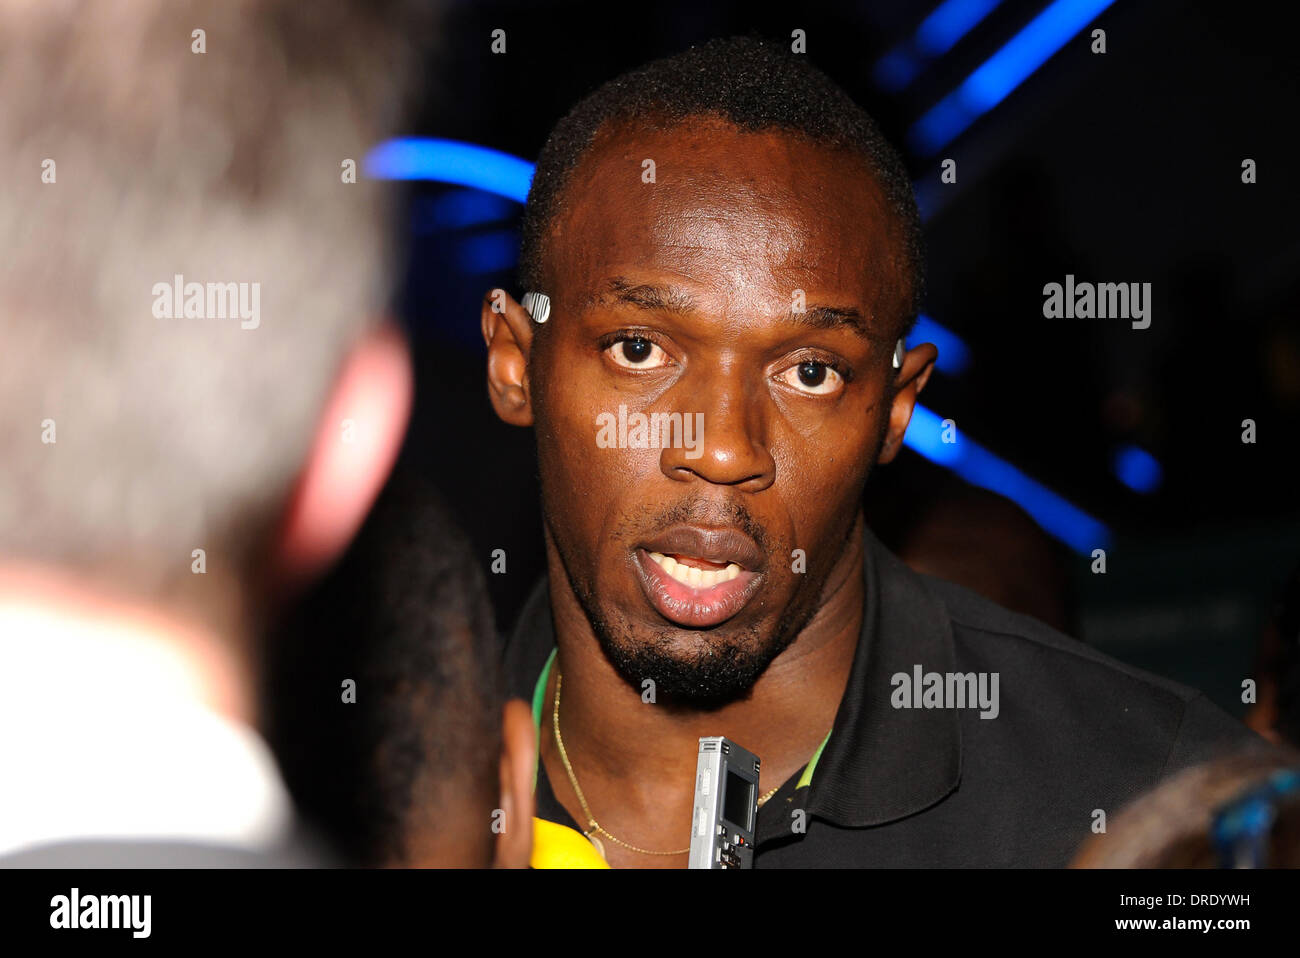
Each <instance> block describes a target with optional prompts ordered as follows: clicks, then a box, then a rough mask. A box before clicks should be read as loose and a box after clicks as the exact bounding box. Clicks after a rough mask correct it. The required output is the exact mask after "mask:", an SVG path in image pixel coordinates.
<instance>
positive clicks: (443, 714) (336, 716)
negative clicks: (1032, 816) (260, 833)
mask: <svg viewBox="0 0 1300 958" xmlns="http://www.w3.org/2000/svg"><path fill="white" fill-rule="evenodd" d="M268 654H269V656H270V659H271V660H270V662H269V663H268V664H269V668H268V679H267V685H266V688H267V702H266V709H267V734H268V738H269V740H270V741H271V743H272V747H273V748H274V749H275V751H276V753H277V756H278V757H279V759H280V763H281V766H282V769H283V772H284V776H285V780H286V782H287V783H288V786H289V790H290V792H291V793H292V795H293V797H294V800H295V802H296V803H297V804H298V807H299V810H300V811H301V812H302V814H303V815H304V817H305V818H307V820H308V821H310V822H311V823H312V824H314V825H315V826H316V827H317V828H319V829H320V830H322V831H323V832H324V833H325V834H326V836H327V837H328V838H330V839H332V840H333V842H334V843H335V845H336V847H337V848H338V850H339V851H340V852H341V853H342V854H343V855H345V856H346V857H347V858H349V859H351V860H352V861H353V862H355V863H357V864H362V865H399V864H405V863H408V854H407V853H408V850H409V847H410V846H409V844H408V842H409V840H410V838H411V837H412V836H413V835H415V834H417V833H428V832H429V830H430V829H433V830H439V829H447V828H450V829H452V830H453V831H459V826H460V821H461V819H460V816H461V815H463V814H464V810H465V809H467V808H470V807H472V806H473V804H474V803H477V805H478V806H479V807H481V808H482V809H483V821H484V822H486V821H487V820H488V813H487V810H488V809H491V808H492V807H493V805H494V804H495V803H496V801H497V794H498V789H499V780H498V763H499V757H500V753H501V707H502V703H503V701H504V699H503V694H504V692H503V686H502V678H501V673H500V664H499V663H500V648H499V643H498V640H497V636H496V632H495V628H494V625H493V620H492V613H491V609H490V607H489V605H488V601H487V594H486V588H485V584H484V577H483V572H482V570H481V568H480V566H479V563H478V562H477V561H475V559H474V556H473V555H472V554H471V552H470V550H469V547H468V544H467V542H466V540H465V539H464V537H463V536H462V534H461V533H460V531H459V530H458V529H456V528H455V526H454V525H453V523H452V521H451V519H450V516H449V513H448V511H447V509H446V508H445V507H444V506H443V504H442V502H441V500H440V498H439V497H438V495H437V493H436V492H435V491H434V490H433V489H432V488H431V487H428V486H426V485H425V484H424V483H423V482H421V481H417V480H416V479H414V478H413V477H411V476H409V475H397V476H395V477H394V478H393V479H392V480H391V481H390V482H389V484H388V487H387V488H386V489H385V490H384V492H383V494H382V495H381V496H380V498H379V500H378V502H377V503H376V505H375V508H374V510H373V511H372V512H371V514H370V517H369V518H368V519H367V521H366V523H365V525H364V527H363V528H362V530H361V532H360V534H359V535H358V537H357V539H356V541H355V542H354V543H353V545H352V547H351V548H350V549H349V550H348V552H347V553H346V555H345V556H344V558H343V559H342V561H341V562H340V563H339V564H338V566H337V567H336V568H335V569H334V570H333V571H332V572H330V573H329V575H328V576H326V577H325V579H324V580H323V581H322V582H321V583H320V584H319V585H318V587H317V588H316V589H315V590H314V591H313V592H312V593H311V594H310V595H309V596H308V597H307V598H306V599H305V600H304V601H303V602H302V603H300V605H299V606H298V608H296V609H295V610H294V612H293V613H292V614H291V615H290V616H288V618H287V620H286V621H284V622H283V624H282V628H281V629H280V630H279V634H277V635H274V636H272V638H271V640H270V641H269V642H268ZM348 679H351V680H354V681H355V682H356V696H355V703H354V704H347V703H345V702H344V701H343V683H344V682H345V680H348ZM482 831H483V836H484V842H485V844H489V843H490V840H491V838H490V835H491V833H490V830H489V829H488V828H487V827H486V825H485V827H484V828H483V829H482Z"/></svg>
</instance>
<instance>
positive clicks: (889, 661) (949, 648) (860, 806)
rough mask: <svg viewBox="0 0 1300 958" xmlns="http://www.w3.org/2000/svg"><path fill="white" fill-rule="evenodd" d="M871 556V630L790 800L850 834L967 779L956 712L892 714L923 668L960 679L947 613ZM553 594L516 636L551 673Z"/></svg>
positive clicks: (866, 610)
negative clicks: (897, 696)
mask: <svg viewBox="0 0 1300 958" xmlns="http://www.w3.org/2000/svg"><path fill="white" fill-rule="evenodd" d="M862 551H863V561H862V575H863V584H864V594H865V599H864V604H863V614H862V630H861V633H860V635H859V639H858V647H857V651H856V652H855V653H854V657H853V665H852V667H851V670H850V675H849V682H848V684H847V686H846V687H845V691H844V697H843V699H842V700H841V701H840V707H839V711H838V712H837V713H836V716H835V722H834V725H833V726H832V729H831V734H830V736H829V738H828V739H827V740H826V741H825V742H824V743H823V747H822V748H821V750H820V752H819V755H818V759H817V763H816V766H815V768H814V769H813V774H812V776H811V779H810V780H808V777H807V776H806V774H801V776H799V780H798V782H797V784H796V786H795V789H794V793H793V795H791V796H790V798H791V802H792V804H791V805H790V807H791V808H794V807H798V808H803V809H804V810H805V811H806V812H807V813H808V814H809V815H811V816H814V817H818V818H822V819H824V820H826V821H829V822H831V823H832V824H835V825H840V826H844V827H866V826H871V825H881V824H884V823H886V822H891V821H895V820H897V819H900V818H904V817H906V816H908V815H912V814H915V813H916V812H920V811H923V810H924V809H926V808H929V807H930V806H932V805H935V804H937V803H938V802H940V801H942V800H943V799H944V798H945V797H947V796H948V795H949V794H950V793H951V792H952V791H953V790H954V789H955V788H956V787H957V784H958V782H959V780H960V778H961V726H960V718H959V716H958V714H957V712H956V710H955V709H930V708H901V709H899V708H894V707H893V705H892V704H891V694H892V692H893V689H894V682H893V681H892V680H893V678H894V676H895V675H898V674H900V673H901V674H903V675H905V676H907V677H908V680H909V681H910V680H911V677H912V674H913V670H914V668H915V667H916V666H918V665H919V666H921V668H922V671H924V672H939V673H941V674H943V673H949V672H953V671H954V667H953V663H954V653H953V637H952V623H951V620H950V619H949V617H948V613H947V610H946V608H945V607H944V604H943V602H942V601H941V600H940V599H939V598H938V597H937V596H935V595H933V594H932V593H931V592H930V591H929V589H928V588H927V587H926V585H925V580H924V579H923V578H922V577H921V576H920V575H919V574H917V573H916V572H914V571H912V570H911V569H909V568H908V567H907V566H906V565H905V564H904V563H903V562H902V561H901V560H900V559H898V558H897V557H896V556H895V555H894V554H893V553H891V552H890V551H889V550H888V549H886V548H885V547H884V545H882V544H881V542H880V540H879V539H877V538H876V536H875V535H874V533H872V532H871V531H870V530H869V529H865V528H864V532H863V550H862ZM546 585H547V583H546V580H545V579H543V580H542V582H541V584H540V585H539V587H538V589H537V591H535V592H534V594H533V596H532V597H531V598H530V599H529V601H528V603H527V604H526V605H525V607H524V612H523V614H522V615H521V617H520V621H519V625H518V627H517V629H516V641H520V640H523V641H526V642H527V643H528V644H529V646H531V647H533V648H534V649H535V652H534V655H533V656H532V658H533V660H534V661H535V662H537V663H538V665H541V664H542V663H549V662H550V658H549V656H550V655H551V654H552V653H553V651H554V648H555V634H554V631H553V628H552V624H551V610H550V603H549V601H548V598H549V597H548V594H547V591H546ZM533 668H534V670H536V668H537V666H536V665H535V666H534V667H533ZM537 674H538V673H537V672H536V671H533V673H532V675H533V676H536V675H537ZM543 674H544V673H543ZM530 691H532V692H534V717H535V719H536V720H537V721H538V723H539V726H540V714H541V708H542V703H541V702H540V699H539V698H537V694H538V692H537V690H536V689H530ZM805 772H806V769H805ZM535 784H536V782H535V781H534V785H535ZM785 793H786V787H785V786H783V787H782V790H781V792H780V793H778V794H777V795H776V796H774V800H773V801H772V802H770V803H768V804H770V805H773V806H775V805H776V800H777V799H780V798H781V797H782V795H783V794H785ZM767 807H768V806H767V805H765V806H764V809H762V810H760V815H759V828H758V834H757V836H756V838H757V840H758V841H760V842H762V841H765V840H767V839H768V838H770V837H777V836H778V835H781V834H788V832H789V819H788V818H778V817H776V816H772V815H770V814H769V815H766V816H765V815H763V814H762V812H763V811H764V810H766V809H767Z"/></svg>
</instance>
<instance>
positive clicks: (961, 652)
mask: <svg viewBox="0 0 1300 958" xmlns="http://www.w3.org/2000/svg"><path fill="white" fill-rule="evenodd" d="M864 552H865V561H864V563H863V566H864V568H863V575H864V578H865V581H866V598H865V603H864V608H863V617H862V636H861V638H860V640H859V642H858V648H857V652H856V653H855V655H854V659H853V667H852V673H851V675H850V678H849V683H848V686H847V688H846V689H845V692H844V697H843V699H842V700H841V701H840V707H839V711H838V712H837V714H836V716H835V724H834V726H833V728H832V729H831V730H830V736H829V738H828V739H827V740H826V742H825V743H824V746H823V748H822V750H821V753H820V755H819V756H818V758H817V760H816V764H815V766H814V767H813V770H812V775H811V778H810V780H808V779H809V776H807V774H806V772H807V766H805V768H804V770H803V771H801V772H797V773H795V774H794V775H792V776H791V777H790V779H789V780H787V781H786V782H785V783H784V784H783V785H782V786H781V788H780V790H779V791H778V792H777V793H776V794H775V795H774V796H773V797H772V798H771V799H769V800H768V801H767V802H766V803H765V804H764V805H763V806H762V808H760V809H759V812H758V827H757V830H756V838H757V843H756V848H755V855H754V867H755V868H805V867H868V866H886V867H933V868H948V867H968V866H993V867H1004V866H1029V867H1060V866H1064V865H1066V864H1067V863H1068V862H1069V861H1070V859H1071V858H1072V857H1073V855H1074V852H1075V850H1076V849H1077V848H1078V846H1079V844H1080V842H1082V841H1083V840H1084V839H1085V838H1087V837H1088V836H1089V835H1090V834H1091V832H1092V827H1093V822H1094V821H1095V820H1097V816H1096V810H1097V809H1100V810H1102V811H1104V812H1105V814H1106V816H1107V817H1108V818H1109V817H1110V816H1113V815H1114V814H1115V813H1116V812H1117V811H1118V810H1119V809H1120V808H1121V807H1122V806H1123V805H1124V804H1125V803H1126V802H1128V801H1129V800H1131V799H1133V798H1135V797H1136V796H1137V795H1138V794H1139V793H1141V792H1142V791H1144V790H1146V789H1148V788H1150V787H1151V786H1152V785H1154V784H1155V783H1156V782H1157V781H1159V780H1160V779H1161V778H1163V777H1165V776H1167V775H1169V774H1171V773H1172V772H1174V771H1176V770H1178V769H1179V768H1182V767H1184V766H1187V765H1190V764H1194V763H1196V762H1200V761H1203V760H1206V759H1208V758H1211V757H1213V756H1215V755H1217V754H1219V753H1220V752H1221V751H1224V750H1226V749H1229V748H1232V747H1234V746H1241V745H1248V744H1252V743H1255V744H1258V743H1260V742H1261V740H1260V739H1259V738H1258V737H1257V736H1256V735H1254V734H1253V733H1252V732H1250V731H1249V730H1248V729H1247V728H1246V727H1245V726H1244V725H1242V724H1241V723H1240V722H1238V721H1236V720H1234V719H1233V718H1231V717H1230V716H1228V715H1227V714H1226V713H1225V712H1223V711H1222V710H1221V709H1219V708H1218V707H1217V706H1215V705H1213V704H1212V703H1211V702H1209V701H1208V700H1207V699H1206V698H1205V697H1204V696H1203V695H1202V694H1201V693H1199V692H1196V691H1195V690H1193V689H1189V688H1186V687H1184V686H1182V685H1179V684H1177V683H1175V682H1171V681H1168V680H1166V679H1161V678H1158V677H1156V676H1154V675H1150V674H1148V673H1146V672H1143V671H1141V670H1139V669H1135V668H1132V667H1131V666H1128V665H1124V664H1123V663H1121V662H1118V661H1116V660H1114V659H1112V658H1109V657H1107V656H1105V655H1102V654H1100V653H1099V652H1096V651H1095V650H1093V649H1091V648H1089V647H1088V646H1086V645H1083V644H1082V643H1080V642H1077V641H1075V640H1073V639H1070V638H1067V637H1066V636H1064V635H1062V634H1060V633H1059V632H1056V631H1055V630H1053V629H1051V628H1049V627H1048V626H1046V625H1044V624H1042V623H1041V622H1038V621H1037V620H1035V619H1031V618H1029V617H1027V616H1023V615H1017V614H1016V613H1014V612H1010V611H1008V610H1006V609H1003V608H1002V607H1000V606H997V605H994V604H993V603H992V602H989V601H988V600H986V599H983V598H981V597H980V596H978V595H976V594H975V593H973V592H970V591H969V590H967V589H963V588H961V587H959V586H955V585H953V584H951V583H948V582H944V581H942V580H939V579H935V578H932V577H930V576H925V575H921V574H919V573H916V572H913V571H912V570H911V569H909V568H908V567H907V566H906V565H904V564H903V563H902V562H901V561H900V560H899V559H898V558H897V557H896V556H894V555H893V554H892V553H890V552H889V551H888V550H887V549H886V548H885V547H884V546H883V545H881V544H880V542H879V540H878V539H876V537H875V536H874V535H873V534H872V533H871V532H869V531H868V532H867V533H866V534H865V549H864ZM554 648H555V637H554V630H553V626H552V622H551V610H550V604H549V599H548V593H547V588H546V581H545V580H543V581H542V582H541V583H540V584H539V585H538V587H537V589H536V590H535V591H534V592H533V594H532V596H531V597H530V598H529V600H528V602H527V604H526V605H525V606H524V609H523V612H522V613H521V615H520V620H519V623H518V625H517V626H516V628H515V631H514V633H513V635H512V636H511V638H510V640H509V641H508V643H507V646H506V652H505V663H506V675H507V681H508V683H509V688H510V691H511V694H512V695H516V696H519V697H521V698H524V699H525V700H527V701H534V698H535V692H536V689H537V684H538V680H539V677H540V676H541V674H542V672H543V670H544V669H545V668H546V666H547V663H548V660H549V658H550V655H551V652H552V651H553V649H554ZM917 666H920V668H921V671H922V675H924V674H925V673H931V672H933V673H938V674H939V675H940V676H941V677H942V676H946V675H948V674H949V673H953V674H956V673H974V674H975V676H976V677H978V675H979V673H985V674H986V683H991V678H990V676H991V674H992V673H997V675H998V708H997V715H996V717H992V718H981V717H980V714H981V711H984V712H986V713H990V712H991V711H992V710H991V709H983V710H981V708H980V707H979V706H978V705H975V706H974V707H964V708H962V707H955V706H956V704H957V702H958V699H957V698H956V697H955V696H953V697H951V698H949V699H948V700H947V701H946V702H940V701H939V700H938V699H937V698H935V697H930V698H929V699H927V698H926V697H925V696H923V697H922V699H921V701H922V703H925V702H926V701H929V703H930V704H931V705H932V706H937V707H921V708H912V707H897V708H896V707H895V703H900V704H901V703H903V702H904V701H905V700H904V699H903V698H902V695H903V692H902V687H903V685H908V686H909V691H910V689H911V688H912V687H915V685H916V683H915V669H916V667H917ZM900 675H901V676H905V677H906V678H907V681H906V682H904V681H903V680H902V679H901V678H899V677H898V676H900ZM945 684H951V683H945ZM932 686H933V683H932ZM967 687H969V686H967ZM953 688H954V689H955V685H954V686H953ZM985 688H986V690H987V689H991V684H986V686H985ZM936 695H937V693H936ZM534 714H535V717H536V710H535V713H534ZM547 727H548V728H549V726H547ZM739 744H741V745H745V744H746V743H744V742H740V743H739ZM759 757H760V758H761V757H762V756H759ZM810 758H811V757H810ZM538 765H539V768H538V774H537V789H536V803H537V810H536V814H537V815H538V816H539V817H540V818H544V819H547V820H549V821H553V822H558V823H560V824H562V825H567V826H568V827H570V828H579V826H578V823H577V822H575V821H574V820H573V818H572V817H571V816H570V815H569V813H568V812H567V811H566V810H565V809H564V807H563V806H562V805H561V804H560V803H559V801H558V800H557V799H556V798H555V794H554V792H553V791H552V789H551V785H550V782H549V781H548V780H547V775H546V769H545V766H542V765H541V763H540V762H539V763H538ZM579 830H580V829H579Z"/></svg>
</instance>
